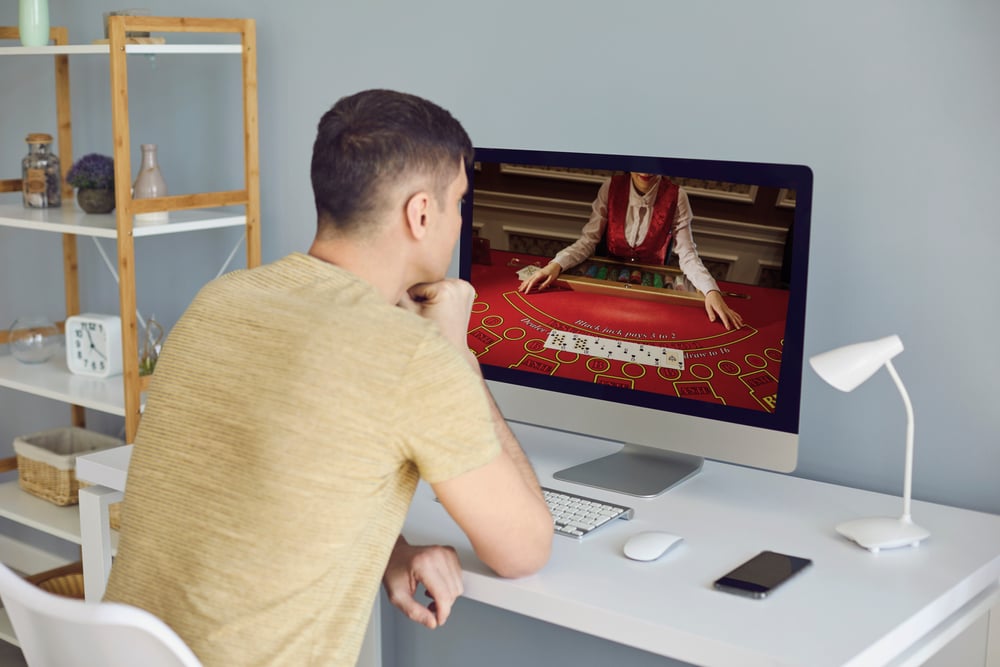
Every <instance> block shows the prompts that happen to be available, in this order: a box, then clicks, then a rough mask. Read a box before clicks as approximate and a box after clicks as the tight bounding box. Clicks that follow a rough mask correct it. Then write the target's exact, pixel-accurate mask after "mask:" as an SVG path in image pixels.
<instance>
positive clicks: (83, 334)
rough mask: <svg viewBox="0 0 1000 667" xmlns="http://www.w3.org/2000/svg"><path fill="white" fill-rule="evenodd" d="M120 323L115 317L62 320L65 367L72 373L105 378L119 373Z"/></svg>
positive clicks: (120, 359)
mask: <svg viewBox="0 0 1000 667" xmlns="http://www.w3.org/2000/svg"><path fill="white" fill-rule="evenodd" d="M120 327H121V324H120V320H118V318H117V317H113V316H108V317H102V318H95V317H86V316H84V317H79V316H77V317H71V318H67V321H66V365H67V366H69V370H70V371H72V372H73V373H79V374H81V375H96V376H99V377H107V376H109V375H117V374H118V373H121V363H122V358H121V345H120V344H119V342H118V341H120V339H121V329H120Z"/></svg>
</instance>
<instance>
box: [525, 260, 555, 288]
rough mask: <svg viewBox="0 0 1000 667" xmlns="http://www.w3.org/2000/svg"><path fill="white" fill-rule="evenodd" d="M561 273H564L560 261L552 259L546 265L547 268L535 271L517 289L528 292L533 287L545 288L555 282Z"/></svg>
mask: <svg viewBox="0 0 1000 667" xmlns="http://www.w3.org/2000/svg"><path fill="white" fill-rule="evenodd" d="M560 273H562V267H561V266H560V265H559V263H558V262H556V261H551V262H549V263H548V264H546V265H545V268H543V269H540V270H538V271H535V273H534V274H532V276H531V277H530V278H527V279H525V280H522V281H521V284H520V285H519V286H518V288H517V291H518V292H524V293H528V292H530V291H531V290H533V289H536V290H543V289H545V288H546V287H548V286H549V285H551V284H552V283H554V282H555V280H556V278H558V277H559V274H560Z"/></svg>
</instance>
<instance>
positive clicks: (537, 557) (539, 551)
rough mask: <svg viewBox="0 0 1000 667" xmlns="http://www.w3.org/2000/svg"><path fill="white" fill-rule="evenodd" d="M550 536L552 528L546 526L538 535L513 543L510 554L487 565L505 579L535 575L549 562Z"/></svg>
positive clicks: (550, 551)
mask: <svg viewBox="0 0 1000 667" xmlns="http://www.w3.org/2000/svg"><path fill="white" fill-rule="evenodd" d="M552 536H553V531H552V526H551V524H547V525H546V526H545V529H544V530H542V531H538V534H536V535H533V536H531V537H529V538H528V539H524V538H522V539H519V540H516V541H514V543H513V545H512V546H513V548H512V550H511V552H510V553H507V554H504V555H503V556H502V557H499V558H494V559H492V560H493V562H491V563H487V565H489V566H490V568H491V569H492V570H493V571H494V572H496V573H497V574H498V575H499V576H501V577H504V578H505V579H519V578H521V577H527V576H530V575H532V574H535V573H536V572H538V571H539V570H541V569H542V568H543V567H545V564H546V563H548V562H549V556H551V555H552Z"/></svg>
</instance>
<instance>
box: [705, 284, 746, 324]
mask: <svg viewBox="0 0 1000 667" xmlns="http://www.w3.org/2000/svg"><path fill="white" fill-rule="evenodd" d="M705 312H707V313H708V319H709V320H710V321H712V322H714V321H715V320H716V319H720V320H722V323H723V324H724V325H725V326H726V329H739V328H740V327H742V326H743V317H742V316H741V315H740V314H739V313H737V312H736V311H735V310H733V309H732V308H730V307H729V306H728V305H726V300H725V299H723V298H722V294H721V293H720V292H719V291H718V290H712V291H711V292H709V293H708V294H706V295H705Z"/></svg>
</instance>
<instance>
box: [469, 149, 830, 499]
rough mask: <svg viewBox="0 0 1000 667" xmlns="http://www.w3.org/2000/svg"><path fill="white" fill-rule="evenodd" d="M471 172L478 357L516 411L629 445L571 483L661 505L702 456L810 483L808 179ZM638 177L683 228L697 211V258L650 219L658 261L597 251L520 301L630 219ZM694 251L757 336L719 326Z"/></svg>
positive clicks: (563, 160)
mask: <svg viewBox="0 0 1000 667" xmlns="http://www.w3.org/2000/svg"><path fill="white" fill-rule="evenodd" d="M469 167H470V168H469V183H470V185H469V193H468V195H467V198H466V202H465V204H464V206H463V228H462V237H461V242H460V250H459V275H460V276H461V277H462V278H465V279H467V280H469V281H470V282H471V283H472V285H473V286H474V287H475V288H476V293H477V296H476V301H475V304H474V307H473V314H472V318H471V320H470V325H469V338H468V341H469V347H470V348H471V349H472V350H473V352H474V353H475V354H476V355H477V357H478V358H479V361H480V364H481V367H482V369H483V374H484V376H485V377H486V379H487V382H488V385H489V386H490V390H491V391H492V393H493V395H494V397H495V399H496V401H497V403H498V405H499V407H500V410H501V412H502V413H503V414H504V416H505V418H506V419H508V420H510V421H515V422H524V423H528V424H533V425H538V426H543V427H546V428H551V429H557V430H561V431H568V432H571V433H578V434H580V435H583V436H590V437H597V438H602V439H606V440H613V441H616V442H620V443H622V448H621V450H620V451H618V452H617V453H615V454H612V455H611V456H608V457H604V458H602V459H598V460H595V461H589V462H586V463H584V464H582V465H580V466H576V467H574V468H572V469H569V470H565V471H561V472H560V473H557V474H556V475H555V477H556V478H557V479H561V480H564V481H568V482H574V483H579V484H583V485H586V486H592V487H599V488H605V489H610V490H614V491H619V492H623V493H628V494H632V495H635V496H641V497H649V496H655V495H657V494H659V493H662V492H663V491H664V490H666V489H667V488H670V486H672V485H674V484H677V483H679V482H680V481H683V480H684V479H687V478H688V477H690V476H691V475H693V474H695V473H697V471H698V470H699V469H700V467H701V462H702V461H703V460H704V459H705V458H709V459H714V460H719V461H726V462H732V463H737V464H742V465H748V466H754V467H759V468H764V469H769V470H776V471H784V472H788V471H791V470H793V469H794V468H795V465H796V460H797V451H798V429H799V403H800V391H801V386H802V361H803V332H804V325H805V310H806V284H807V274H808V255H809V252H808V251H809V223H810V210H811V201H812V172H811V170H810V169H809V168H808V167H805V166H801V165H790V164H771V163H754V162H731V161H717V160H701V159H686V158H672V157H655V156H640V155H610V154H589V153H570V152H552V151H535V150H520V149H500V148H477V149H476V153H475V161H474V164H473V165H469ZM631 173H639V174H653V175H659V176H660V179H659V180H658V183H659V185H658V186H657V188H658V190H657V192H665V191H666V190H667V189H669V190H670V191H671V197H672V199H671V200H670V203H669V204H667V206H668V207H670V206H672V208H669V213H668V214H667V215H668V216H670V217H673V218H676V217H677V208H678V207H683V206H684V205H685V202H686V206H687V210H688V211H690V214H691V223H690V228H689V229H690V231H691V232H692V234H693V241H694V244H691V243H690V240H691V239H688V242H687V243H684V242H682V240H681V239H678V238H677V237H676V234H679V233H687V232H686V231H683V230H671V229H670V224H672V223H670V224H666V227H667V228H666V229H665V230H664V223H663V220H660V221H659V223H660V224H659V227H656V225H657V219H656V216H655V215H652V216H650V217H651V221H650V222H649V223H647V224H649V225H650V226H651V228H656V229H658V231H659V232H660V233H663V232H664V231H665V232H666V234H667V236H670V234H671V233H673V234H675V236H674V237H672V238H669V239H666V240H665V241H664V239H663V238H661V241H664V243H661V245H662V246H664V247H661V249H660V255H659V256H658V257H654V259H653V260H650V259H649V257H648V256H647V257H639V258H636V257H623V256H621V255H620V253H619V254H618V255H615V254H614V253H612V252H611V251H609V250H606V249H601V248H602V246H601V245H600V244H599V245H598V249H595V251H594V254H593V255H591V256H589V257H587V258H586V259H585V260H584V261H582V262H580V264H578V265H576V266H573V267H564V268H565V270H564V271H563V272H562V274H561V275H560V276H559V278H558V280H556V281H555V282H554V283H552V284H551V285H549V286H548V287H546V288H544V289H533V290H531V291H528V292H524V291H521V290H519V287H520V286H521V284H522V282H523V281H524V280H525V279H526V278H527V277H530V276H531V275H532V274H533V273H534V272H536V271H538V270H540V269H541V268H543V267H545V266H546V265H547V264H548V262H549V261H550V260H551V259H552V258H553V257H554V256H555V254H556V253H557V252H559V251H560V250H562V249H563V248H565V247H567V246H569V245H571V244H573V243H574V242H575V241H576V240H577V239H578V238H580V236H581V232H582V230H583V228H584V226H585V225H587V224H588V222H590V221H591V220H592V219H594V218H595V217H596V218H600V217H601V216H602V215H604V216H605V217H606V216H607V209H608V208H609V207H610V206H612V204H610V203H609V202H610V201H612V200H613V201H614V202H615V203H614V204H613V206H618V203H617V202H618V200H619V199H620V198H621V196H620V195H616V194H611V193H612V192H614V191H613V188H615V187H616V186H615V185H613V184H614V183H621V180H622V178H623V177H625V176H626V175H628V174H631ZM613 177H617V178H616V179H613ZM602 188H603V192H602ZM663 196H664V199H667V197H666V195H663ZM656 197H657V199H656V201H655V203H654V202H652V201H651V202H650V203H651V206H653V208H657V207H660V206H661V202H660V199H659V197H660V195H659V194H657V195H656ZM657 210H659V209H657ZM643 214H646V211H643ZM668 223H669V221H668ZM591 226H594V225H593V224H592V225H591ZM597 226H598V227H599V226H600V224H598V225H597ZM651 233H652V232H649V233H647V236H649V235H650V234H651ZM692 252H694V253H695V254H696V255H697V256H698V257H697V261H698V262H700V263H701V265H702V266H704V267H706V270H710V271H711V272H712V273H713V275H714V277H715V279H716V282H717V285H718V289H719V291H720V292H721V294H722V296H723V298H724V300H725V302H726V304H727V305H728V306H729V307H730V308H732V309H733V310H734V311H737V312H738V313H740V315H741V316H742V319H743V326H740V327H738V328H737V327H733V328H730V329H727V328H726V326H725V325H723V324H722V323H721V322H720V321H718V320H716V321H714V322H713V321H711V319H710V318H709V315H708V313H707V312H706V309H705V297H704V294H702V293H701V292H700V291H698V290H696V289H694V288H693V285H692V283H691V280H690V277H689V276H687V275H686V274H685V271H683V270H682V269H681V267H683V266H685V264H686V265H687V266H690V262H691V261H692V260H691V258H690V255H691V253H692ZM685 255H686V256H685Z"/></svg>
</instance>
